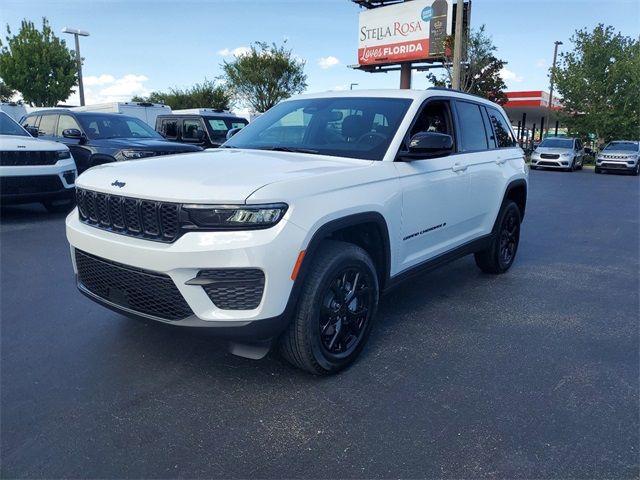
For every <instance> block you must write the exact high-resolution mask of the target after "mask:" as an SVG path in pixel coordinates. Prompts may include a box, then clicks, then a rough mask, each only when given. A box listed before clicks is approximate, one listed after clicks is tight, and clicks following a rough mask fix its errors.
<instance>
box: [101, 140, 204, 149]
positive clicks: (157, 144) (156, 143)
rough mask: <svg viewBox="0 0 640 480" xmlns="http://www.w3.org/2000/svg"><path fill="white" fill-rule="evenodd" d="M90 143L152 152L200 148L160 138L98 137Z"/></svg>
mask: <svg viewBox="0 0 640 480" xmlns="http://www.w3.org/2000/svg"><path fill="white" fill-rule="evenodd" d="M90 143H91V144H92V145H96V146H105V147H108V148H120V149H133V150H149V151H154V152H185V151H190V152H199V151H201V150H202V148H200V147H198V146H196V145H188V144H184V143H176V142H170V141H169V140H163V139H161V138H158V139H155V138H147V139H141V138H100V139H96V140H90Z"/></svg>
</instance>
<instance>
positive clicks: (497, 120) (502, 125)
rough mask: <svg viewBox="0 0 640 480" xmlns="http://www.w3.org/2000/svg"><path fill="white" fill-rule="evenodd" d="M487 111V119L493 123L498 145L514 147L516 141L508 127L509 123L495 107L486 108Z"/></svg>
mask: <svg viewBox="0 0 640 480" xmlns="http://www.w3.org/2000/svg"><path fill="white" fill-rule="evenodd" d="M487 113H488V114H489V119H490V120H491V124H492V125H493V130H494V132H495V135H496V140H497V141H498V147H499V148H510V147H515V146H516V141H515V139H514V138H513V135H512V134H511V128H509V124H508V123H507V121H506V120H505V119H504V117H503V116H502V114H501V113H500V112H499V111H498V110H496V109H495V108H487Z"/></svg>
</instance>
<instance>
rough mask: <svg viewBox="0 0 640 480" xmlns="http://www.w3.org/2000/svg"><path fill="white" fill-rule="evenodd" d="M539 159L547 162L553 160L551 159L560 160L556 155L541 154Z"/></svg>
mask: <svg viewBox="0 0 640 480" xmlns="http://www.w3.org/2000/svg"><path fill="white" fill-rule="evenodd" d="M540 158H546V159H549V160H553V159H556V160H557V159H558V158H560V155H558V154H557V153H541V154H540Z"/></svg>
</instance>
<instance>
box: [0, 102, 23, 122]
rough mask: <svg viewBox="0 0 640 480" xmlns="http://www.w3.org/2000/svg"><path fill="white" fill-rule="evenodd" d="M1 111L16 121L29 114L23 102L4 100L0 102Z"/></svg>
mask: <svg viewBox="0 0 640 480" xmlns="http://www.w3.org/2000/svg"><path fill="white" fill-rule="evenodd" d="M0 112H4V113H6V114H7V115H9V116H10V117H11V118H13V119H14V120H15V121H16V122H19V121H20V119H21V118H22V117H24V116H25V115H26V114H27V109H26V108H25V106H24V105H23V104H22V103H17V102H6V103H5V102H2V103H0Z"/></svg>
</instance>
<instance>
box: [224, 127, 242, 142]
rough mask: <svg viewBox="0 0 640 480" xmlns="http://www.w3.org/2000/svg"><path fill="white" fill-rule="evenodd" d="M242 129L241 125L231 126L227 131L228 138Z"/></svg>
mask: <svg viewBox="0 0 640 480" xmlns="http://www.w3.org/2000/svg"><path fill="white" fill-rule="evenodd" d="M240 130H242V128H240V127H236V128H230V129H229V131H228V132H227V140H229V139H230V138H231V137H233V136H234V135H235V134H236V133H238V132H239V131H240Z"/></svg>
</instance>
